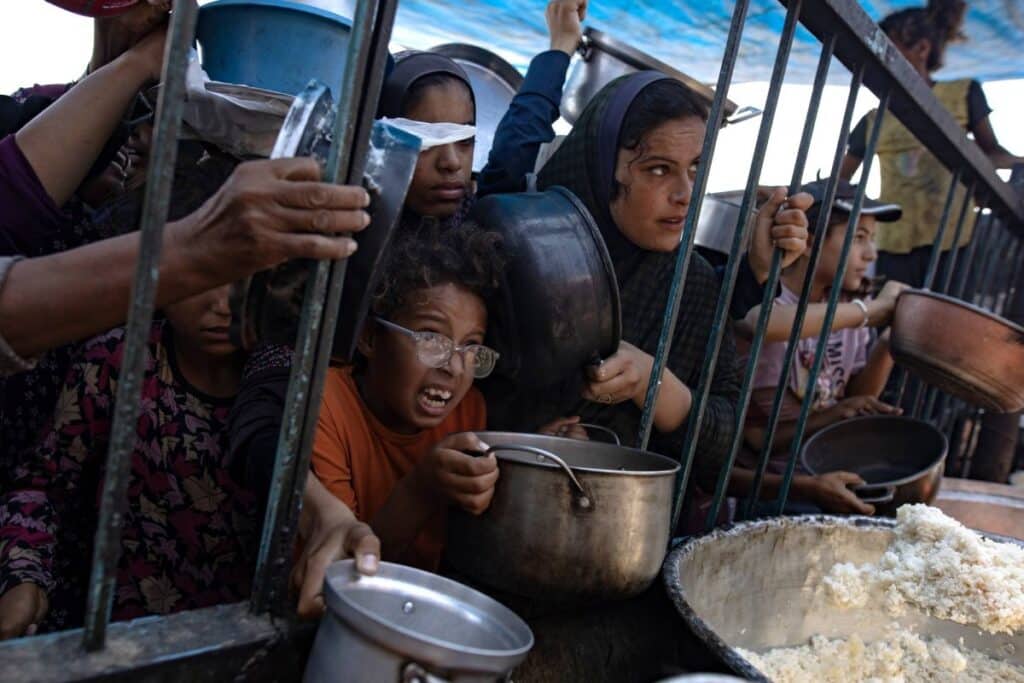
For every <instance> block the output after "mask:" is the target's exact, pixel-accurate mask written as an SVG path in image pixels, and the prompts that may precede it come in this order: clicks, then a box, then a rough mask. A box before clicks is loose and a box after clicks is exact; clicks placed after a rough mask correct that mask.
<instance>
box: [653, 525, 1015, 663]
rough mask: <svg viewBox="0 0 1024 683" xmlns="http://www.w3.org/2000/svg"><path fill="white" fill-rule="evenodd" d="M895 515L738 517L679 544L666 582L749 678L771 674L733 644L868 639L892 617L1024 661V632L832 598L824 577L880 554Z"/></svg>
mask: <svg viewBox="0 0 1024 683" xmlns="http://www.w3.org/2000/svg"><path fill="white" fill-rule="evenodd" d="M895 524H896V522H895V520H892V519H886V518H875V517H829V516H824V515H805V516H800V517H776V518H772V519H766V520H758V521H755V522H745V523H742V524H737V525H735V526H733V527H731V528H728V529H719V530H717V531H713V532H711V533H710V534H707V535H705V536H701V537H698V538H694V539H691V540H690V541H688V542H687V543H685V544H683V545H681V546H680V547H678V548H676V549H675V550H673V551H672V553H671V554H670V555H669V557H668V559H666V560H665V568H664V572H663V576H664V581H665V586H666V588H667V589H668V593H669V597H670V598H671V599H672V602H673V603H674V604H675V607H676V610H677V611H678V612H679V614H680V616H682V618H683V620H684V621H685V622H686V624H687V626H689V628H690V630H691V631H693V633H694V635H696V636H697V638H698V639H700V640H701V641H702V642H703V643H704V645H705V646H706V647H707V648H708V650H709V651H710V652H711V653H712V654H714V655H715V656H716V658H718V659H719V660H720V661H721V662H722V663H724V664H725V665H727V666H728V667H729V668H730V669H732V671H733V672H734V673H736V674H737V675H738V676H742V677H743V678H746V679H749V680H754V681H765V682H767V681H768V679H767V678H766V677H765V676H764V674H762V673H761V672H760V671H758V670H757V669H756V668H754V666H753V665H751V664H750V662H748V661H747V660H746V659H745V658H744V657H743V656H741V655H740V654H739V653H738V652H737V651H736V650H735V648H738V647H741V648H744V649H748V650H754V651H761V650H764V649H767V648H773V647H788V646H793V645H804V644H806V643H807V641H808V639H810V637H811V636H813V635H816V634H822V635H824V636H827V637H829V638H837V637H848V636H851V635H853V634H855V633H856V634H858V635H859V636H860V637H861V638H863V639H864V640H865V641H866V642H871V641H874V640H878V639H880V638H883V637H885V633H886V628H887V627H888V625H889V624H891V623H893V622H894V621H895V622H897V623H899V624H900V625H901V626H903V627H906V628H911V629H913V630H914V631H915V632H916V633H919V634H921V635H923V636H928V635H938V636H941V637H943V638H945V639H946V640H947V641H949V642H951V643H956V642H958V640H959V639H960V638H963V643H964V645H966V646H967V647H970V648H973V649H977V650H981V651H983V652H986V653H988V654H989V655H991V656H993V657H995V658H997V659H1004V660H1008V661H1010V662H1013V663H1015V664H1024V633H1017V634H1015V635H1013V636H1007V635H1003V634H999V635H996V634H991V633H986V632H983V631H979V629H978V628H977V627H976V626H973V627H972V626H968V625H964V624H957V623H955V622H953V621H947V620H943V619H936V618H934V617H929V616H927V615H925V614H924V613H923V612H920V611H917V610H907V612H906V613H905V614H904V615H902V616H900V617H898V618H896V617H893V616H892V615H891V614H890V613H889V612H888V611H887V610H886V608H885V605H884V604H883V603H884V601H882V600H877V601H869V604H867V605H866V606H864V607H863V608H859V609H844V610H840V609H837V608H835V607H834V606H833V605H832V603H831V600H830V598H828V596H826V595H825V594H824V592H823V591H822V590H820V587H821V583H822V579H823V577H824V576H825V575H826V574H827V573H828V572H829V571H830V570H831V569H832V566H833V565H835V564H837V563H841V562H853V563H855V564H864V563H867V562H876V561H877V560H878V559H879V558H880V557H881V556H882V554H883V553H884V552H885V551H886V549H887V548H888V546H889V543H890V542H891V541H892V539H893V527H894V526H895ZM990 537H991V536H990ZM991 538H993V540H1007V539H1002V538H998V537H991Z"/></svg>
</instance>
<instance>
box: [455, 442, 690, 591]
mask: <svg viewBox="0 0 1024 683" xmlns="http://www.w3.org/2000/svg"><path fill="white" fill-rule="evenodd" d="M479 437H480V439H481V440H483V441H484V443H486V444H488V445H489V446H490V449H491V451H492V452H494V453H495V454H496V455H497V458H498V461H499V468H500V472H501V474H500V476H499V478H498V483H497V486H496V488H495V492H494V499H493V500H492V501H491V506H490V508H489V509H488V510H487V511H486V512H485V513H484V514H482V515H480V516H479V517H474V516H472V515H468V514H465V513H460V512H455V511H453V512H452V513H451V515H450V517H449V531H448V547H447V559H448V561H449V562H450V563H451V565H452V567H453V568H455V569H456V570H457V571H458V572H460V573H461V574H464V575H465V576H466V577H467V578H470V579H472V580H475V581H479V582H480V583H482V584H484V585H487V586H491V587H493V588H498V589H500V590H503V591H506V592H509V593H514V594H516V595H522V596H525V597H529V598H539V599H543V600H545V601H559V602H582V601H592V600H603V599H615V598H626V597H630V596H633V595H636V594H638V593H640V592H642V591H643V590H644V589H645V588H647V586H649V585H650V583H651V581H653V580H654V577H655V576H657V574H658V569H659V567H660V565H661V561H662V559H663V558H664V556H665V549H666V548H667V547H668V539H669V529H670V517H671V506H672V492H673V486H674V483H675V477H676V472H677V471H678V470H679V465H678V463H676V462H675V461H673V460H670V459H668V458H665V457H662V456H660V455H655V454H653V453H647V452H645V451H640V450H636V449H632V448H624V447H622V446H615V445H612V444H607V443H599V442H595V441H578V440H574V439H563V438H559V437H554V436H542V435H538V434H516V433H509V432H481V433H479Z"/></svg>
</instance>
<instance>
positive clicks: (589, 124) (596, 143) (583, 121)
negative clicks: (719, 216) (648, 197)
mask: <svg viewBox="0 0 1024 683" xmlns="http://www.w3.org/2000/svg"><path fill="white" fill-rule="evenodd" d="M663 80H671V79H669V77H668V76H666V75H664V74H662V73H660V72H658V71H639V72H637V73H633V74H630V75H628V76H622V77H620V78H617V79H615V80H614V81H612V82H611V83H609V84H608V85H606V86H605V87H604V88H602V89H601V91H600V92H599V93H597V95H595V96H594V98H593V99H592V100H591V101H590V103H589V104H587V106H586V108H585V109H584V110H583V113H582V114H581V115H580V117H579V119H578V120H577V121H576V125H575V126H573V129H572V132H571V133H569V136H568V137H566V139H565V140H564V141H563V142H562V144H561V146H560V147H559V148H558V151H556V152H555V153H554V154H553V155H552V156H551V159H549V160H548V162H547V163H546V164H545V165H544V168H543V169H542V170H541V172H540V175H539V176H538V177H537V185H538V187H539V188H540V189H544V188H547V187H551V186H553V185H561V186H562V187H565V188H567V189H569V190H570V191H571V192H572V193H573V194H575V195H576V196H577V197H579V198H580V201H582V202H583V204H584V205H585V206H586V207H587V210H588V211H590V214H591V215H592V216H593V217H594V221H595V222H596V223H597V226H598V228H599V229H600V230H601V235H602V236H603V237H604V241H605V244H606V245H607V247H608V253H609V254H610V255H611V257H612V261H613V262H614V263H615V271H616V273H617V274H618V277H619V282H620V283H621V282H622V280H623V277H624V276H625V275H626V274H628V273H630V272H631V271H632V269H633V266H635V264H636V262H637V261H639V260H640V258H641V257H642V255H643V251H644V250H643V249H641V248H640V247H638V246H636V245H635V244H633V243H632V242H630V241H629V240H628V239H626V237H625V236H624V235H623V234H622V233H621V232H620V231H619V228H618V226H617V225H616V224H615V221H614V220H613V219H612V215H611V209H610V205H611V201H612V196H613V193H614V189H615V164H616V162H617V159H618V153H619V148H620V146H621V140H620V137H621V134H622V126H623V123H624V121H625V119H626V114H627V113H628V112H629V107H630V105H631V104H633V101H634V100H635V99H636V98H637V96H638V95H639V94H640V92H641V91H643V89H644V88H646V87H647V86H649V85H651V84H652V83H657V82H658V81H663Z"/></svg>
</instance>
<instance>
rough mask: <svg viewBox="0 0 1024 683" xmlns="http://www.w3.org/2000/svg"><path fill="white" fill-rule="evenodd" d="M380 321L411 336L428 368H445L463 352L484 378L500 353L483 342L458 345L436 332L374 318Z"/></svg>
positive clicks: (417, 356) (474, 374) (389, 327)
mask: <svg viewBox="0 0 1024 683" xmlns="http://www.w3.org/2000/svg"><path fill="white" fill-rule="evenodd" d="M374 320H376V321H377V322H378V323H380V324H381V325H383V326H384V327H386V328H388V329H389V330H393V331H395V332H398V333H400V334H404V335H405V336H407V337H409V338H411V339H412V340H413V342H414V344H415V346H416V358H417V359H419V361H420V362H421V363H423V364H424V365H426V366H427V367H428V368H443V367H444V366H446V365H448V363H450V362H451V360H452V356H454V355H455V354H456V353H460V354H462V359H463V361H464V362H465V363H466V367H468V368H471V369H472V370H473V376H474V377H475V378H477V379H483V378H484V377H487V376H488V375H490V374H491V373H492V372H494V366H495V364H496V363H497V362H498V358H499V354H498V352H497V351H495V350H494V349H492V348H490V347H488V346H484V345H483V344H466V345H464V346H457V345H456V344H455V342H454V341H452V340H451V339H450V338H448V337H446V336H444V335H443V334H438V333H436V332H414V331H413V330H410V329H408V328H405V327H402V326H401V325H396V324H395V323H393V322H390V321H388V320H384V319H383V318H376V317H375V318H374Z"/></svg>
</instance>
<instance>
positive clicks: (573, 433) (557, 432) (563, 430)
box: [539, 415, 590, 441]
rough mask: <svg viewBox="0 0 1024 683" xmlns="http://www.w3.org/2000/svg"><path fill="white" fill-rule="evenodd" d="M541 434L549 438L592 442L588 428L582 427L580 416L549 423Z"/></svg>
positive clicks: (542, 429)
mask: <svg viewBox="0 0 1024 683" xmlns="http://www.w3.org/2000/svg"><path fill="white" fill-rule="evenodd" d="M539 433H541V434H545V435H547V436H561V437H564V438H567V439H578V440H580V441H590V435H589V434H587V430H586V428H585V427H581V426H580V418H579V416H578V415H576V416H574V417H560V418H558V419H557V420H554V421H553V422H549V423H548V424H546V425H544V426H543V427H541V428H540V432H539Z"/></svg>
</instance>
